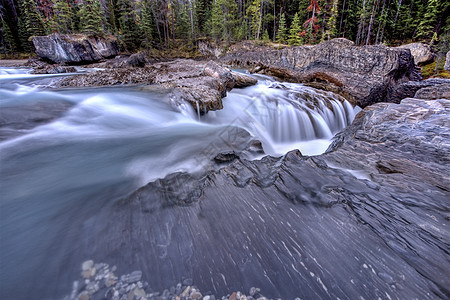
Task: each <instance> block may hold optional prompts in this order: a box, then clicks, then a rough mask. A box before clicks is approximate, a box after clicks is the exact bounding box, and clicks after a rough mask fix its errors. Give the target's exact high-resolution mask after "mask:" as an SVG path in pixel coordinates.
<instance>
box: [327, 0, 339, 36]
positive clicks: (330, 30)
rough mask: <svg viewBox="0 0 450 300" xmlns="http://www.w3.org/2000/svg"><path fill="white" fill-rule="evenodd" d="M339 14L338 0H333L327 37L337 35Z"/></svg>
mask: <svg viewBox="0 0 450 300" xmlns="http://www.w3.org/2000/svg"><path fill="white" fill-rule="evenodd" d="M337 15H338V0H333V3H332V7H331V14H330V17H329V18H328V20H327V30H326V31H325V36H326V38H327V39H328V40H329V39H332V38H334V37H336V35H337V24H336V22H337Z"/></svg>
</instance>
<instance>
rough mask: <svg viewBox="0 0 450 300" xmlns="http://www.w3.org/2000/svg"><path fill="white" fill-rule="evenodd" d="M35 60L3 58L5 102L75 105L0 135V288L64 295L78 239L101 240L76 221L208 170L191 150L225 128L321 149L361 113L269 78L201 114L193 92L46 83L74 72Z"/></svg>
mask: <svg viewBox="0 0 450 300" xmlns="http://www.w3.org/2000/svg"><path fill="white" fill-rule="evenodd" d="M29 71H30V70H29V69H14V68H0V85H1V88H0V109H6V108H11V107H16V108H19V107H21V106H24V105H34V104H36V105H37V106H38V105H39V103H43V102H45V103H46V104H53V103H54V104H56V103H69V104H70V108H68V110H67V111H66V112H65V113H64V114H63V116H62V117H59V118H57V119H55V120H53V121H51V122H50V123H47V124H43V125H40V126H38V127H35V128H32V129H17V133H18V134H17V136H15V137H13V138H9V139H6V140H3V141H1V142H0V178H1V183H0V184H1V185H0V190H1V200H0V214H1V218H0V228H1V251H0V270H1V278H0V282H1V283H0V285H1V290H0V295H2V298H3V299H60V298H61V297H62V296H63V295H66V294H68V293H69V292H70V289H71V284H72V282H73V280H75V279H76V278H77V277H78V275H79V267H80V264H81V262H82V261H83V260H85V259H89V258H91V257H89V253H85V252H83V251H81V250H80V249H86V248H89V247H93V248H95V247H96V245H95V241H94V242H93V244H92V245H89V246H86V245H85V244H82V243H84V241H85V240H86V239H84V238H82V237H81V236H80V232H79V230H78V229H79V228H81V227H82V226H83V225H84V223H85V222H86V220H88V219H90V218H92V217H95V215H96V213H97V212H98V211H99V210H107V209H108V207H110V206H111V205H112V204H113V203H114V202H115V201H117V199H120V198H121V197H124V196H125V195H127V194H129V193H131V192H133V191H134V190H136V189H137V188H139V187H140V186H143V185H145V184H146V183H148V182H151V181H154V180H156V179H158V178H163V177H165V176H166V175H168V174H170V173H174V172H201V170H202V168H204V167H205V165H206V164H208V163H209V162H208V161H205V162H203V163H202V162H200V163H199V161H198V159H195V156H196V154H197V153H199V152H201V151H202V150H203V149H204V148H205V147H207V146H208V145H209V144H210V143H211V142H212V141H213V140H215V139H216V138H217V134H218V132H220V131H222V130H223V129H224V128H227V127H229V126H237V127H242V128H245V129H246V130H247V131H248V132H250V133H251V134H252V135H253V136H254V137H255V138H256V139H258V140H260V141H261V142H262V144H263V148H264V150H265V153H267V154H270V155H274V156H281V155H283V154H285V153H286V152H287V151H289V150H292V149H300V151H301V152H302V153H303V154H305V155H317V154H321V153H323V152H324V151H325V150H326V149H327V147H328V146H329V144H330V141H331V139H332V137H333V135H334V134H335V133H336V132H338V131H339V130H342V129H343V128H344V127H345V126H347V125H348V124H350V123H351V122H352V120H353V118H354V115H355V110H354V109H353V108H352V107H351V105H350V104H349V103H348V102H347V101H342V99H339V98H338V97H337V96H336V95H333V94H332V93H328V92H322V91H318V90H315V89H312V88H308V87H304V86H302V85H300V84H292V83H289V84H288V83H279V82H276V81H273V80H272V79H270V78H266V77H259V78H258V79H260V81H259V82H258V84H257V85H256V86H252V87H248V88H245V89H235V90H233V91H231V92H229V93H228V97H226V98H225V99H223V103H224V109H223V110H221V111H216V112H209V113H207V114H206V115H202V116H199V115H198V114H197V112H195V111H194V109H193V108H192V107H191V106H190V105H188V104H186V103H185V104H182V105H178V106H174V105H173V104H171V100H170V99H169V98H168V96H167V93H166V92H165V91H153V92H149V91H145V90H143V89H141V88H140V87H108V88H83V89H65V90H51V89H46V88H45V87H46V86H47V85H48V84H51V83H52V81H53V80H54V77H57V76H70V74H69V75H67V74H65V75H32V74H29ZM2 126H4V127H5V126H6V127H7V126H8V124H2ZM93 239H94V240H95V237H93ZM91 240H92V239H91ZM130 255H132V254H131V253H130ZM95 259H97V261H98V260H102V258H95ZM103 261H105V260H103ZM105 262H106V263H109V262H108V261H105ZM174 276H175V277H176V276H178V277H181V276H183V274H174ZM178 277H177V278H174V279H173V280H174V282H171V283H169V282H168V283H167V285H168V286H170V285H174V284H176V282H177V280H179V278H178Z"/></svg>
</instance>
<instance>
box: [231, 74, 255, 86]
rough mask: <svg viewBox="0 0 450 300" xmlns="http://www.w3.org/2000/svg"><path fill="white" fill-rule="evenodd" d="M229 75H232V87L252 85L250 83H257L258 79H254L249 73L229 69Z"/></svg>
mask: <svg viewBox="0 0 450 300" xmlns="http://www.w3.org/2000/svg"><path fill="white" fill-rule="evenodd" d="M231 75H232V76H233V79H234V86H233V88H244V87H248V86H252V85H255V84H257V83H258V80H256V79H255V78H253V77H251V76H249V75H245V74H242V73H238V72H233V71H231Z"/></svg>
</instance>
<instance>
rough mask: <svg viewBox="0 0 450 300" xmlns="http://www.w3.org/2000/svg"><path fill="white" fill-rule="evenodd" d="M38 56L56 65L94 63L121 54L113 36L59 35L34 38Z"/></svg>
mask: <svg viewBox="0 0 450 300" xmlns="http://www.w3.org/2000/svg"><path fill="white" fill-rule="evenodd" d="M32 41H33V44H34V48H35V49H36V54H37V55H38V56H39V57H41V58H43V59H45V60H48V61H51V62H54V63H68V64H82V63H92V62H96V61H99V60H101V59H104V58H109V57H114V56H116V55H117V54H118V53H119V47H118V44H117V40H116V39H115V37H113V36H107V37H106V38H105V37H100V36H96V37H94V36H87V35H83V34H59V33H53V34H51V35H48V36H34V37H32Z"/></svg>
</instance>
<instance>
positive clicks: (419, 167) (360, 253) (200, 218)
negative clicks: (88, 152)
mask: <svg viewBox="0 0 450 300" xmlns="http://www.w3.org/2000/svg"><path fill="white" fill-rule="evenodd" d="M449 112H450V101H448V100H435V101H424V100H418V99H406V100H403V101H402V103H401V104H387V103H379V104H375V105H373V106H371V107H368V108H366V109H365V110H364V111H363V112H362V113H361V114H360V115H359V116H358V117H357V119H356V121H355V122H354V123H353V125H351V126H350V127H348V128H347V129H346V130H345V131H344V132H342V133H341V134H339V135H338V137H337V138H336V140H335V142H334V144H333V145H332V149H331V152H329V153H327V154H325V155H323V156H319V157H303V156H302V155H301V153H300V152H298V151H293V152H290V153H288V154H287V155H286V156H284V157H282V158H273V157H265V158H264V159H262V160H259V161H247V160H243V159H239V158H235V159H233V160H231V162H229V163H228V165H227V166H225V167H223V168H222V169H220V170H217V171H210V172H208V173H206V174H197V175H192V174H187V173H176V174H171V175H169V176H167V177H166V178H164V179H160V180H157V181H155V182H152V183H149V184H148V185H146V186H144V187H142V188H140V189H139V190H137V191H136V192H135V193H133V194H131V195H130V196H128V197H125V198H124V199H123V200H122V201H120V202H118V203H116V205H115V207H114V208H113V209H112V210H102V212H101V215H100V216H98V217H97V218H96V219H95V220H92V222H91V223H89V224H90V226H89V228H86V230H91V229H90V228H96V230H98V232H101V234H99V235H97V236H96V238H95V242H96V244H97V245H108V248H107V249H105V248H96V249H94V250H93V253H92V252H91V254H92V255H94V256H101V257H104V258H105V259H108V260H109V261H113V263H116V262H117V263H118V264H119V265H120V264H122V262H125V261H126V262H127V265H122V266H121V267H122V268H126V267H128V269H129V270H133V269H140V270H142V271H143V274H144V276H146V278H149V286H151V287H152V289H153V290H163V289H165V288H168V287H167V286H165V285H164V284H165V279H166V278H172V276H173V274H186V276H189V277H191V278H192V279H193V282H194V284H196V285H197V286H198V287H199V288H200V289H202V290H210V291H212V293H214V294H219V295H220V294H226V293H227V291H230V290H236V289H240V290H245V289H248V288H249V287H251V286H264V289H265V291H267V295H266V296H268V297H269V298H278V297H280V298H283V299H293V298H295V297H300V298H304V299H331V298H333V299H336V298H340V299H347V298H348V299H358V298H365V299H376V298H378V297H386V298H387V299H389V298H390V299H397V298H398V299H409V298H414V297H419V298H423V299H433V298H448V297H449V296H450V290H449V286H450V281H449V278H450V277H449V276H448V274H449V273H448V270H449V268H448V267H449V264H448V252H447V249H448V247H447V246H448V244H447V243H448V236H449V235H450V232H449V229H448V228H447V227H448V226H447V224H448V220H447V211H448V199H449V197H450V191H449V186H450V178H449V176H448V165H449V163H450V160H449V156H448V153H449V151H450V136H449V134H448V132H449V131H448V130H449V128H450V118H449ZM238 144H239V143H238ZM208 147H211V145H207V146H205V148H208ZM206 152H208V151H206ZM124 212H125V213H124ZM117 232H120V233H121V234H120V235H117ZM158 233H159V234H158ZM88 244H89V243H86V245H88ZM89 250H91V249H89ZM131 251H132V253H133V254H134V256H133V258H130V257H129V255H128V253H130V252H131ZM430 254H432V255H430ZM130 262H131V266H130V265H129V263H130ZM155 270H157V272H158V273H157V274H158V276H152V275H153V274H154V273H155Z"/></svg>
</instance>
